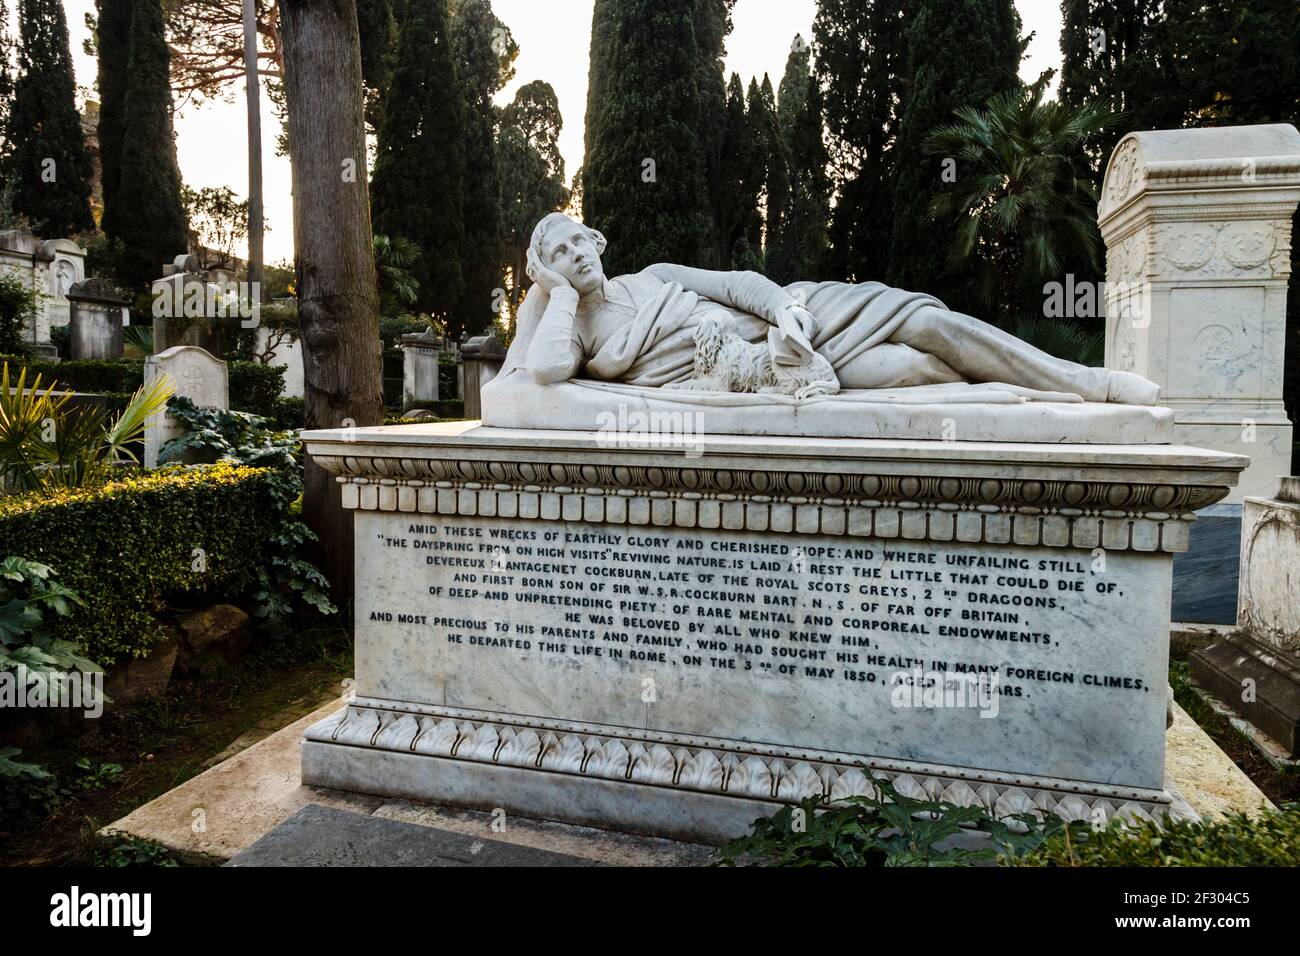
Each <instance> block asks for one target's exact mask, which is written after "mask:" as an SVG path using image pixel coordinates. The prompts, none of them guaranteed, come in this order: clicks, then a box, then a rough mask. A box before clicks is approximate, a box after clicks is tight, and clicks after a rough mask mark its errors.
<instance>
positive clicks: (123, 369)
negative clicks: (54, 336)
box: [9, 357, 144, 393]
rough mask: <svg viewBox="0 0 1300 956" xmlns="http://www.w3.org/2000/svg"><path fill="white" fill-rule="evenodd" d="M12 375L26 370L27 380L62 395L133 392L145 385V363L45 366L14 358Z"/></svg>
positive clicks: (92, 362)
mask: <svg viewBox="0 0 1300 956" xmlns="http://www.w3.org/2000/svg"><path fill="white" fill-rule="evenodd" d="M13 358H14V359H17V360H16V361H15V360H12V359H11V361H10V363H9V364H10V366H11V368H12V374H14V375H18V374H20V371H21V369H22V368H26V369H27V378H28V379H29V380H30V379H31V378H32V377H33V376H35V375H39V376H40V377H41V380H42V381H44V382H45V383H46V385H49V384H51V383H53V384H54V386H55V388H57V389H59V390H60V391H65V392H95V393H102V392H126V393H130V392H134V391H135V390H136V389H138V388H139V387H140V386H141V385H143V384H144V362H140V361H135V360H133V359H76V360H74V361H69V362H46V361H41V360H39V359H27V358H22V357H13Z"/></svg>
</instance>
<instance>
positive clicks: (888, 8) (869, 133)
mask: <svg viewBox="0 0 1300 956" xmlns="http://www.w3.org/2000/svg"><path fill="white" fill-rule="evenodd" d="M905 7H906V5H903V4H889V3H862V2H860V0H821V2H820V3H819V4H818V6H817V18H816V19H815V20H814V21H813V48H814V51H815V54H816V63H817V66H816V70H817V79H818V82H819V83H820V84H821V88H822V90H823V91H824V92H825V97H826V127H827V141H828V151H829V154H830V159H831V180H832V186H833V188H834V190H835V194H836V197H837V199H836V203H835V211H834V214H833V217H832V221H831V230H830V251H829V254H828V259H829V261H828V271H829V273H830V274H831V275H833V276H835V277H837V278H843V279H847V280H850V281H859V282H860V281H864V280H872V279H874V280H883V279H884V278H885V277H886V275H887V274H888V272H889V248H890V238H891V225H890V218H889V217H888V216H882V215H881V214H880V210H882V209H889V208H890V207H891V205H892V201H893V192H892V182H891V180H892V172H893V165H892V159H893V153H892V148H893V145H894V138H895V136H896V135H897V133H898V120H899V115H898V103H899V101H900V100H901V98H902V96H903V93H904V89H903V65H904V64H903V61H904V53H905V50H904V39H905V36H906V32H905V29H906V24H907V14H906V10H905Z"/></svg>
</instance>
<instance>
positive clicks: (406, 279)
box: [372, 234, 420, 317]
mask: <svg viewBox="0 0 1300 956" xmlns="http://www.w3.org/2000/svg"><path fill="white" fill-rule="evenodd" d="M372 241H373V243H374V248H375V272H376V274H377V276H378V278H379V314H380V315H381V316H384V317H392V316H396V315H398V314H400V313H402V312H405V311H406V310H407V309H408V308H409V307H410V306H411V305H413V304H414V303H415V300H416V297H417V296H418V294H419V291H420V283H419V280H417V279H416V278H415V276H414V275H412V274H411V266H413V265H415V262H416V260H417V259H419V258H420V247H419V246H417V245H416V244H415V243H414V242H412V241H411V240H410V239H407V238H405V237H404V236H393V237H391V238H390V237H389V236H385V235H382V234H379V235H376V236H375V237H374V239H373V240H372Z"/></svg>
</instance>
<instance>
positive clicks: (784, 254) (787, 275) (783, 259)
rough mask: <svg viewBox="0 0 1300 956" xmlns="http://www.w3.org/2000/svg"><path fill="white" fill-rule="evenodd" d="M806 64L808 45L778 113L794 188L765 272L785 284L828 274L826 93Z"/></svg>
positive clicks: (790, 73)
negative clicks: (784, 126)
mask: <svg viewBox="0 0 1300 956" xmlns="http://www.w3.org/2000/svg"><path fill="white" fill-rule="evenodd" d="M791 63H793V64H794V66H793V67H792V66H791ZM800 65H802V68H803V72H802V74H801V73H800V72H799V67H800ZM807 65H808V52H807V50H806V49H803V50H793V51H791V54H790V62H787V66H786V74H785V77H784V79H782V80H781V89H780V92H779V94H778V103H779V106H778V115H780V116H782V117H785V121H786V122H787V123H788V124H789V126H788V131H787V137H786V138H785V151H786V157H787V175H788V177H789V190H790V191H789V199H788V201H787V203H786V206H785V210H784V212H783V215H782V221H781V226H780V232H779V234H778V235H777V236H776V237H775V239H769V241H768V248H767V258H766V262H767V274H768V275H769V276H770V277H771V278H772V279H773V281H775V282H779V283H781V284H782V285H784V284H787V283H790V282H795V281H797V280H801V279H803V280H815V279H820V278H822V277H823V276H824V274H825V261H826V252H827V227H828V224H829V222H830V195H831V187H830V179H829V177H828V175H827V165H828V163H829V157H828V156H827V153H826V143H825V140H824V139H823V134H824V123H825V120H824V114H823V109H822V93H821V89H820V87H819V85H818V84H817V82H816V81H815V80H814V78H813V76H812V74H811V73H810V72H808V66H807Z"/></svg>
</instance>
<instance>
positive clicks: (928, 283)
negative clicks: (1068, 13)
mask: <svg viewBox="0 0 1300 956" xmlns="http://www.w3.org/2000/svg"><path fill="white" fill-rule="evenodd" d="M1019 62H1020V37H1019V18H1018V17H1017V16H1016V13H1015V9H1014V8H1013V7H1012V4H1011V0H983V2H980V3H971V2H969V0H917V2H916V3H915V4H914V5H913V6H912V17H911V21H910V22H909V23H908V25H907V71H906V76H907V95H906V99H905V100H904V103H903V110H902V115H901V118H900V120H899V127H898V137H897V140H896V141H895V144H894V159H893V175H892V192H893V224H892V231H891V249H890V262H889V282H890V284H892V285H895V286H901V287H902V288H905V289H910V290H913V291H916V292H929V293H932V294H934V295H938V296H939V297H940V298H942V299H943V300H944V301H945V303H946V304H947V305H948V306H949V307H950V308H954V309H958V310H960V311H966V312H970V311H974V310H975V309H976V305H975V300H974V297H973V295H972V293H971V291H970V290H971V289H972V288H973V287H974V283H973V280H972V277H971V275H969V274H966V273H964V272H962V273H955V272H950V271H949V272H945V269H946V250H947V249H948V248H949V246H950V245H951V242H950V237H951V235H952V229H953V228H954V227H953V224H952V223H948V222H937V221H935V220H933V219H931V218H930V215H929V212H930V202H931V198H932V197H933V195H934V193H935V192H936V191H937V189H938V187H939V186H940V185H941V184H942V182H943V180H942V179H941V176H942V175H943V172H944V165H943V164H944V160H945V157H939V156H930V155H927V154H926V153H925V151H924V148H923V147H924V143H925V141H926V139H927V138H928V137H929V136H930V133H931V132H932V131H933V130H934V129H935V128H936V127H938V126H941V125H944V124H946V123H949V122H951V120H952V113H953V110H955V109H957V108H959V107H962V106H982V105H983V104H984V103H986V102H987V101H988V99H989V97H991V96H993V95H995V94H997V93H1002V92H1005V91H1007V90H1010V89H1012V88H1014V87H1015V86H1016V85H1017V83H1018V82H1019V78H1018V76H1017V69H1018V67H1019ZM952 158H954V159H955V157H952ZM948 168H949V169H951V168H952V167H951V166H949V167H948ZM961 172H962V171H961V168H960V161H959V160H958V166H957V168H956V175H958V176H960V175H961Z"/></svg>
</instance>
